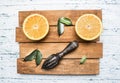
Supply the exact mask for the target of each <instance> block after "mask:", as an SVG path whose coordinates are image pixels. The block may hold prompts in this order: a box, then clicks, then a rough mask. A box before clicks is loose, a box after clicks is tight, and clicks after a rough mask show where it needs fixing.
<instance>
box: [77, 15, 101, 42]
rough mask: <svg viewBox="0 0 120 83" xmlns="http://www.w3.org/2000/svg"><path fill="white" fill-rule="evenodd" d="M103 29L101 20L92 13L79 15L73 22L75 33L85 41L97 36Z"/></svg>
mask: <svg viewBox="0 0 120 83" xmlns="http://www.w3.org/2000/svg"><path fill="white" fill-rule="evenodd" d="M102 30H103V27H102V22H101V20H100V18H99V17H97V16H96V15H94V14H84V15H82V16H80V17H79V18H78V20H77V22H76V24H75V31H76V33H77V35H78V36H79V37H80V38H81V39H83V40H87V41H91V40H94V39H96V38H98V37H99V36H100V34H101V32H102Z"/></svg>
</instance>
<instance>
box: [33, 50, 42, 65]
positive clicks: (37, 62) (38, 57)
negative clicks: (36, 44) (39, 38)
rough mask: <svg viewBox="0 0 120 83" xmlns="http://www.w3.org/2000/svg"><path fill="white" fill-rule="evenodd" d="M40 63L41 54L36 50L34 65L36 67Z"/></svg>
mask: <svg viewBox="0 0 120 83" xmlns="http://www.w3.org/2000/svg"><path fill="white" fill-rule="evenodd" d="M41 61H42V54H41V52H40V51H39V50H38V51H37V55H36V59H35V62H36V65H37V66H38V65H39V64H40V63H41Z"/></svg>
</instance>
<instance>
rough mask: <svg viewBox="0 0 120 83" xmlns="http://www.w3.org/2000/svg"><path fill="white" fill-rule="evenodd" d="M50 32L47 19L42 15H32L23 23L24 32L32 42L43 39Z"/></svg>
mask: <svg viewBox="0 0 120 83" xmlns="http://www.w3.org/2000/svg"><path fill="white" fill-rule="evenodd" d="M48 31H49V24H48V21H47V19H46V18H45V17H44V16H43V15H40V14H31V15H29V16H28V17H26V18H25V20H24V22H23V32H24V34H25V35H26V36H27V37H28V38H29V39H31V40H40V39H43V38H44V37H45V36H46V35H47V33H48Z"/></svg>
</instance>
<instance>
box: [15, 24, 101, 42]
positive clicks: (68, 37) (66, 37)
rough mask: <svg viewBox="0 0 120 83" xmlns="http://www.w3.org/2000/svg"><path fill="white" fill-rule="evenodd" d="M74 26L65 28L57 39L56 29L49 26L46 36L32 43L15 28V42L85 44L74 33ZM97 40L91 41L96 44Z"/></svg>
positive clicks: (20, 29) (21, 31) (19, 29)
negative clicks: (74, 42) (72, 42)
mask: <svg viewBox="0 0 120 83" xmlns="http://www.w3.org/2000/svg"><path fill="white" fill-rule="evenodd" d="M74 28H75V27H74V26H66V27H65V30H64V33H63V34H62V35H61V36H60V37H59V35H58V33H57V27H56V26H50V30H49V33H48V34H47V36H46V37H45V38H44V39H42V40H40V41H32V40H30V39H28V38H27V37H26V36H25V34H24V33H23V30H22V28H16V41H17V42H71V41H73V40H77V41H79V42H85V41H84V40H82V39H80V38H79V37H78V36H77V34H76V32H75V29H74ZM98 40H99V38H97V39H95V40H93V41H91V42H96V41H98Z"/></svg>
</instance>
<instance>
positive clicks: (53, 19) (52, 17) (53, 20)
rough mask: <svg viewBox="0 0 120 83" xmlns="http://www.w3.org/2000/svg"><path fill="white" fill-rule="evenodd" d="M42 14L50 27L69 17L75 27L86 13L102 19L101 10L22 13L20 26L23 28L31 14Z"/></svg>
mask: <svg viewBox="0 0 120 83" xmlns="http://www.w3.org/2000/svg"><path fill="white" fill-rule="evenodd" d="M34 13H37V14H41V15H43V16H45V17H46V18H47V20H48V23H49V25H57V21H58V19H59V18H60V17H68V18H70V19H71V20H72V23H73V25H75V22H76V21H77V19H78V18H79V17H80V16H81V15H83V14H86V13H89V14H90V13H91V14H95V15H97V16H98V17H99V18H100V19H102V12H101V10H82V11H81V10H47V11H20V12H19V26H20V27H22V24H23V21H24V19H25V18H26V17H27V16H28V15H31V14H34Z"/></svg>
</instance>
